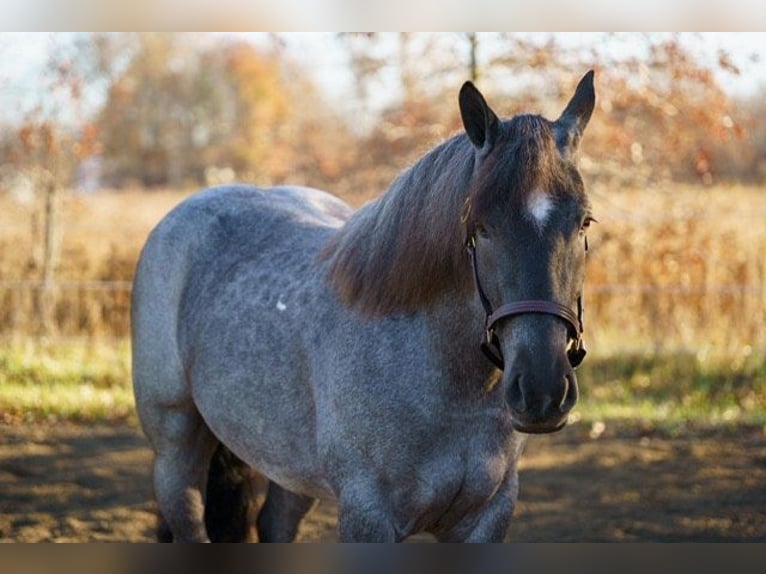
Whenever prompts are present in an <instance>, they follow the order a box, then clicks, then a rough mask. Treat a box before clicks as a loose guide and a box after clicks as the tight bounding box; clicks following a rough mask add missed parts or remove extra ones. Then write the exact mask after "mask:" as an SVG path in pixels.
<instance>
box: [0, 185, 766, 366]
mask: <svg viewBox="0 0 766 574" xmlns="http://www.w3.org/2000/svg"><path fill="white" fill-rule="evenodd" d="M188 193H189V192H174V191H153V192H139V191H133V192H102V193H97V194H93V195H90V196H82V195H80V196H78V195H73V194H62V197H61V198H60V201H59V206H60V209H59V213H58V216H57V225H56V237H57V239H58V241H57V250H56V257H55V261H56V266H55V278H56V280H57V283H56V287H55V288H54V294H53V297H54V300H55V322H54V324H55V329H56V331H57V333H58V334H60V335H67V336H68V335H87V336H92V335H112V336H123V335H125V334H127V331H128V323H127V293H128V289H129V285H128V283H127V282H129V281H130V279H131V277H132V273H133V268H134V265H135V261H136V258H137V256H138V253H139V251H140V248H141V245H142V244H143V242H144V240H145V239H146V236H147V234H148V233H149V231H150V229H151V228H152V227H153V226H154V225H155V224H156V223H157V222H158V221H159V219H160V218H161V217H162V216H163V215H164V214H165V213H167V211H168V210H169V209H171V208H172V207H173V206H174V205H175V204H177V203H178V202H179V201H181V200H182V199H183V198H184V197H186V196H187V195H188ZM591 198H592V201H593V204H594V213H595V215H596V218H597V219H598V220H599V223H598V224H597V225H595V226H593V228H592V231H591V233H590V245H591V252H590V261H589V266H588V272H587V281H586V305H587V321H588V322H587V325H586V326H587V330H588V340H589V341H590V342H591V347H594V348H596V347H598V348H601V349H602V350H603V349H610V350H614V351H619V352H621V351H623V350H624V349H625V348H633V349H643V350H645V349H661V350H666V349H678V348H682V349H693V350H694V351H695V352H698V353H702V354H709V353H713V354H718V355H721V354H726V355H731V354H734V355H737V354H744V355H747V353H750V352H755V350H756V349H763V348H766V329H763V324H764V322H765V321H766V257H764V255H763V254H764V253H766V225H765V222H766V190H764V189H760V188H748V187H679V186H668V187H667V188H665V189H654V190H607V189H601V188H598V187H596V188H595V189H593V190H592V192H591ZM347 199H350V200H351V203H352V204H357V205H358V203H359V202H360V201H359V200H355V199H356V198H353V197H352V198H347ZM40 214H41V209H40V206H39V205H38V204H37V203H35V202H22V201H19V200H17V199H15V198H14V197H12V196H8V195H6V196H3V197H0V334H2V335H15V334H22V335H23V334H30V333H33V332H34V329H35V320H36V308H35V297H34V292H35V289H36V288H37V287H36V285H35V284H34V281H35V280H36V279H39V277H40V276H41V263H40V261H41V258H42V256H41V244H42V240H41V234H42V223H41V215H40ZM28 281H32V282H33V283H27V282H28ZM83 282H84V283H83Z"/></svg>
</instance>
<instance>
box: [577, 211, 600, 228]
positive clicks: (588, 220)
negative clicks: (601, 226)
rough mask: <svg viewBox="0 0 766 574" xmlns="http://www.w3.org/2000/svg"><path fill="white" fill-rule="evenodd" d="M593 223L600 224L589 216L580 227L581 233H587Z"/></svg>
mask: <svg viewBox="0 0 766 574" xmlns="http://www.w3.org/2000/svg"><path fill="white" fill-rule="evenodd" d="M591 223H598V221H596V219H595V218H593V217H591V216H590V215H588V216H587V217H586V218H585V219H584V220H583V222H582V225H581V226H580V231H582V232H585V231H587V230H588V228H589V227H590V224H591Z"/></svg>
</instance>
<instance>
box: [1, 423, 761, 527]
mask: <svg viewBox="0 0 766 574" xmlns="http://www.w3.org/2000/svg"><path fill="white" fill-rule="evenodd" d="M149 465H150V453H149V450H148V448H147V447H146V443H145V441H144V439H143V437H142V436H141V434H140V433H139V432H138V431H137V430H135V429H133V428H130V427H127V426H106V425H98V426H86V425H74V424H63V425H53V426H51V425H48V426H24V425H21V426H0V541H2V542H13V541H24V542H39V541H57V542H58V541H62V542H63V541H68V542H93V541H130V542H143V541H150V540H152V537H153V529H154V522H155V520H154V514H153V502H152V499H151V486H150V478H149ZM520 484H521V492H520V496H519V505H518V509H517V512H516V516H515V518H514V522H513V526H512V529H511V532H510V536H509V540H510V541H516V542H525V541H528V542H532V541H546V542H563V541H592V542H595V541H679V542H680V541H686V542H690V541H695V542H701V541H751V542H754V541H759V542H764V541H766V437H764V433H763V432H762V431H761V430H755V431H753V430H749V431H743V432H741V433H727V435H726V436H720V435H711V434H709V433H708V434H707V435H706V436H686V437H681V438H652V437H638V436H610V434H609V433H604V434H603V435H601V436H600V437H599V438H598V439H592V438H589V436H588V433H587V432H584V430H583V429H579V430H578V429H577V428H574V427H573V428H569V429H566V430H565V431H563V432H561V433H558V434H556V435H553V436H546V437H533V438H532V439H531V440H530V442H529V443H528V446H527V451H526V453H525V454H524V458H523V464H522V470H521V479H520ZM335 539H336V536H335V508H334V506H333V505H332V504H331V503H327V502H323V503H321V504H320V505H319V507H317V508H316V509H315V510H314V511H313V512H312V514H310V515H309V517H308V518H307V519H306V521H305V522H304V524H303V526H302V530H301V533H300V540H302V541H333V540H335Z"/></svg>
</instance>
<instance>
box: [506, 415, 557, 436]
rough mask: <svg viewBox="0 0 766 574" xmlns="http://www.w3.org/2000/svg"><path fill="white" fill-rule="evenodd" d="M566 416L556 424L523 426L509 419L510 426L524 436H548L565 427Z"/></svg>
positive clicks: (513, 419)
mask: <svg viewBox="0 0 766 574" xmlns="http://www.w3.org/2000/svg"><path fill="white" fill-rule="evenodd" d="M568 419H569V417H568V415H567V416H565V417H564V419H563V420H562V421H561V422H559V423H558V424H554V425H550V424H524V423H521V422H519V421H517V420H516V419H515V418H511V425H512V426H513V429H514V430H516V431H518V432H523V433H525V434H550V433H554V432H558V431H560V430H561V429H563V428H564V427H565V426H566V425H567V420H568Z"/></svg>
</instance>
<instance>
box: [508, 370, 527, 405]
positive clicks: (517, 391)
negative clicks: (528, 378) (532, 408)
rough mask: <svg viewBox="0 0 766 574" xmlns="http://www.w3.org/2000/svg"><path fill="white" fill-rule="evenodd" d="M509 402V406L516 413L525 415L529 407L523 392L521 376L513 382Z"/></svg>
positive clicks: (509, 391) (509, 390)
mask: <svg viewBox="0 0 766 574" xmlns="http://www.w3.org/2000/svg"><path fill="white" fill-rule="evenodd" d="M507 400H508V404H509V405H510V406H511V408H513V410H515V411H516V412H519V413H523V412H525V411H526V410H527V405H526V402H525V401H524V392H523V391H522V390H521V375H519V376H516V377H514V378H513V380H512V381H511V386H510V388H509V389H508V397H507Z"/></svg>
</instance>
